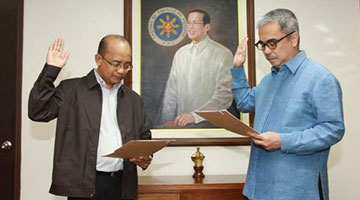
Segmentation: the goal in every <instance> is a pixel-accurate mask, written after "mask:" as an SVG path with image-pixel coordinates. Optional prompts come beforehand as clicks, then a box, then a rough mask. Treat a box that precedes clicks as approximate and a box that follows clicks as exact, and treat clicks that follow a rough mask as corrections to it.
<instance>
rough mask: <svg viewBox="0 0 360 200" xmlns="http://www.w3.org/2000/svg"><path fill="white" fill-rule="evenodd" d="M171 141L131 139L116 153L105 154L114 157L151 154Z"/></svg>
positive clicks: (134, 156)
mask: <svg viewBox="0 0 360 200" xmlns="http://www.w3.org/2000/svg"><path fill="white" fill-rule="evenodd" d="M169 143H170V140H130V141H129V142H128V143H126V144H124V145H123V146H122V147H120V148H118V149H116V150H115V151H114V153H111V154H109V155H105V156H106V157H114V158H125V159H128V158H136V157H139V156H150V155H152V154H154V153H155V152H157V151H159V150H160V149H162V148H164V147H165V146H167V145H168V144H169Z"/></svg>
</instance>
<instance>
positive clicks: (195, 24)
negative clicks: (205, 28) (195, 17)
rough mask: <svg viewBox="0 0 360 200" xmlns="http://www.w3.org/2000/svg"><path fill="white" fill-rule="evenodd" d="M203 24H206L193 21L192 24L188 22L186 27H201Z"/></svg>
mask: <svg viewBox="0 0 360 200" xmlns="http://www.w3.org/2000/svg"><path fill="white" fill-rule="evenodd" d="M202 24H204V23H203V22H200V21H192V22H189V21H188V22H186V25H187V26H190V25H194V26H200V25H202Z"/></svg>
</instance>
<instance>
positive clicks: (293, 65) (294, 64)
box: [271, 50, 306, 75]
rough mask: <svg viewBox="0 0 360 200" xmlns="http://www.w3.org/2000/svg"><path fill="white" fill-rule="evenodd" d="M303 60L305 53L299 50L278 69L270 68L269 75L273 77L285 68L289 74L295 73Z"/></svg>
mask: <svg viewBox="0 0 360 200" xmlns="http://www.w3.org/2000/svg"><path fill="white" fill-rule="evenodd" d="M305 59H306V53H305V51H303V50H301V51H300V52H299V53H298V54H297V55H296V56H295V57H294V58H292V59H291V60H289V61H288V62H287V63H285V64H283V65H282V66H280V69H279V68H276V67H275V66H272V68H271V73H272V74H273V75H275V74H277V73H278V72H279V71H281V70H282V69H285V68H288V69H289V71H290V72H291V73H295V72H296V70H297V69H298V68H299V66H300V65H301V63H302V62H303V61H304V60H305Z"/></svg>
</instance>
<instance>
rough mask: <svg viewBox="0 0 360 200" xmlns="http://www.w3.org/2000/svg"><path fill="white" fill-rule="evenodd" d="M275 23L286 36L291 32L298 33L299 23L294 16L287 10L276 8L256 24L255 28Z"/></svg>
mask: <svg viewBox="0 0 360 200" xmlns="http://www.w3.org/2000/svg"><path fill="white" fill-rule="evenodd" d="M274 22H277V23H279V25H280V30H281V32H282V33H285V34H288V33H291V32H293V31H295V32H298V33H299V23H298V21H297V19H296V16H295V14H294V13H293V12H292V11H291V10H288V9H283V8H278V9H275V10H272V11H269V12H268V13H266V14H265V15H264V16H263V17H262V18H261V19H260V21H259V22H258V24H257V28H258V29H259V28H260V27H262V26H264V25H266V24H271V23H274Z"/></svg>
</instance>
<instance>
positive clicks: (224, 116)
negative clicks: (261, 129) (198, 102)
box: [196, 110, 259, 136]
mask: <svg viewBox="0 0 360 200" xmlns="http://www.w3.org/2000/svg"><path fill="white" fill-rule="evenodd" d="M196 114H198V115H200V116H201V117H202V118H204V119H206V120H208V121H209V122H211V123H212V124H214V125H215V126H218V127H222V128H225V129H226V130H229V131H231V132H234V133H237V134H240V135H243V136H250V135H249V133H255V134H259V133H258V132H256V131H255V130H254V129H253V128H251V127H250V126H248V125H247V124H245V123H243V122H242V121H240V120H239V119H238V118H236V117H235V116H234V115H232V114H231V113H229V112H228V111H227V110H219V111H197V112H196Z"/></svg>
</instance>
